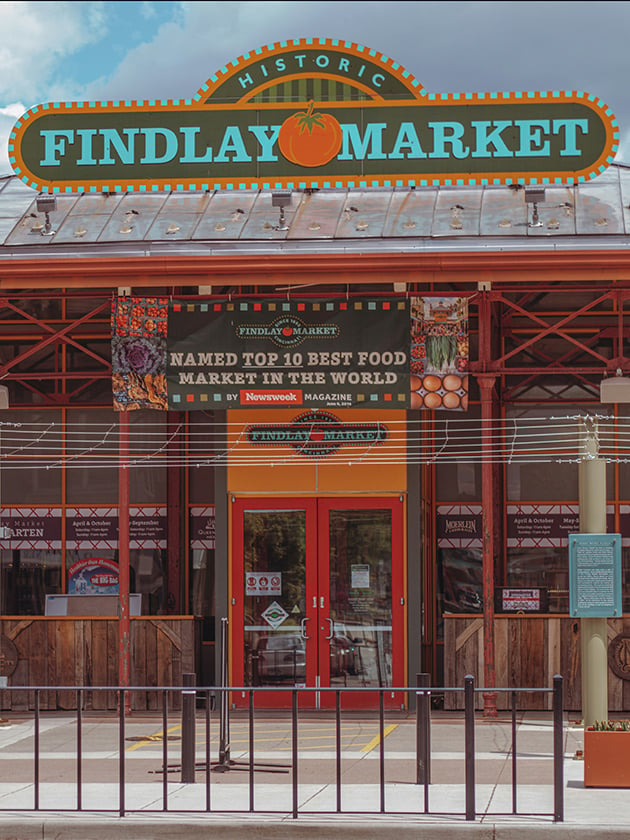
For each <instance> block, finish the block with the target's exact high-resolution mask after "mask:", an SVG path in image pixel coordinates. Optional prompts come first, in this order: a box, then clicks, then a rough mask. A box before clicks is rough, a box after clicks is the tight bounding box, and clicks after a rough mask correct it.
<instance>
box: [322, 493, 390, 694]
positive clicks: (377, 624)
mask: <svg viewBox="0 0 630 840" xmlns="http://www.w3.org/2000/svg"><path fill="white" fill-rule="evenodd" d="M328 535H329V551H330V554H329V558H330V567H329V592H330V594H329V598H330V606H329V613H330V622H331V624H330V632H331V633H332V638H330V639H329V647H330V650H329V663H330V668H329V677H330V685H331V686H334V685H356V686H390V685H392V514H391V511H390V510H355V509H348V510H331V511H330V512H329V514H328Z"/></svg>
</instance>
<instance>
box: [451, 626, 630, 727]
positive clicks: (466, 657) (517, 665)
mask: <svg viewBox="0 0 630 840" xmlns="http://www.w3.org/2000/svg"><path fill="white" fill-rule="evenodd" d="M444 626H445V629H444V678H445V680H444V682H445V686H447V687H448V686H458V687H461V686H463V684H464V677H465V676H466V674H472V675H473V676H474V677H475V684H476V685H477V686H480V685H482V678H483V667H482V666H481V665H480V664H479V663H477V662H476V660H477V657H478V655H479V653H480V651H481V652H482V651H483V626H482V623H481V619H480V617H479V616H478V615H469V616H462V615H459V616H445V619H444ZM621 632H624V633H629V634H630V616H628V617H625V618H622V619H610V621H609V632H608V637H609V640H610V639H612V638H614V637H615V636H616V635H617V634H618V633H621ZM555 674H560V675H561V676H562V677H563V691H564V708H565V710H567V711H577V712H579V711H580V710H581V703H582V667H581V653H580V621H579V619H574V618H570V617H569V616H559V615H558V616H536V617H532V616H523V615H518V616H497V617H496V618H495V675H496V686H497V688H538V687H540V688H543V687H544V688H552V687H553V677H554V675H555ZM502 694H503V693H502V692H499V695H498V697H497V707H498V708H499V709H501V708H506V707H507V706H506V705H504V699H503V697H502ZM517 703H518V707H519V708H520V709H551V708H552V698H551V694H550V693H546V692H545V693H543V692H528V693H526V694H525V693H523V694H521V695H520V696H519V697H518V698H517ZM444 705H445V708H447V709H462V708H463V705H464V704H463V693H462V692H458V693H454V692H447V694H446V696H445V701H444ZM608 708H609V710H610V712H628V711H630V680H622V679H620V678H619V677H617V676H616V675H615V674H614V673H613V672H612V671H611V670H610V669H609V670H608Z"/></svg>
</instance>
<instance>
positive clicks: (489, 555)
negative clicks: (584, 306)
mask: <svg viewBox="0 0 630 840" xmlns="http://www.w3.org/2000/svg"><path fill="white" fill-rule="evenodd" d="M482 315H483V318H482V317H481V316H482ZM490 329H491V324H490V301H489V300H487V298H486V295H485V294H483V300H482V302H481V304H480V332H483V333H484V334H485V336H486V337H485V339H484V341H485V342H486V343H487V344H488V350H487V353H488V354H489V353H490V350H489V341H490ZM480 345H481V336H480ZM480 353H481V347H480ZM477 382H478V383H479V390H480V394H481V452H482V463H481V500H482V531H483V535H482V536H483V540H482V545H483V548H482V577H483V665H484V673H483V680H484V682H483V684H484V687H485V691H484V694H483V700H484V708H483V715H484V717H497V695H496V692H495V691H493V689H494V688H495V669H494V547H495V546H494V472H493V465H492V420H493V416H492V398H493V390H494V382H495V376H494V374H491V375H487V374H483V375H477ZM480 676H481V675H480Z"/></svg>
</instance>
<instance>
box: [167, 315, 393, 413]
mask: <svg viewBox="0 0 630 840" xmlns="http://www.w3.org/2000/svg"><path fill="white" fill-rule="evenodd" d="M167 386H168V405H169V408H172V409H180V410H181V409H184V410H191V409H200V408H201V409H203V408H206V409H207V408H219V409H225V408H252V407H261V408H282V407H289V408H296V407H297V408H312V409H316V408H344V407H353V406H354V407H360V408H392V409H396V408H408V407H409V397H410V392H409V301H408V300H406V299H404V300H403V299H400V298H395V299H383V298H374V299H361V300H359V299H351V300H348V299H343V300H334V301H330V300H297V299H296V300H239V301H229V300H223V301H203V302H186V301H173V302H171V303H170V304H169V313H168V349H167Z"/></svg>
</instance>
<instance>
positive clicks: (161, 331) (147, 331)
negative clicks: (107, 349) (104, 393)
mask: <svg viewBox="0 0 630 840" xmlns="http://www.w3.org/2000/svg"><path fill="white" fill-rule="evenodd" d="M167 325H168V299H167V298H154V297H151V298H141V297H115V298H114V299H113V301H112V390H113V392H114V409H115V410H117V411H133V410H134V409H140V408H155V409H159V410H164V411H165V410H166V409H167V408H168V405H167V401H166V332H167Z"/></svg>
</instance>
